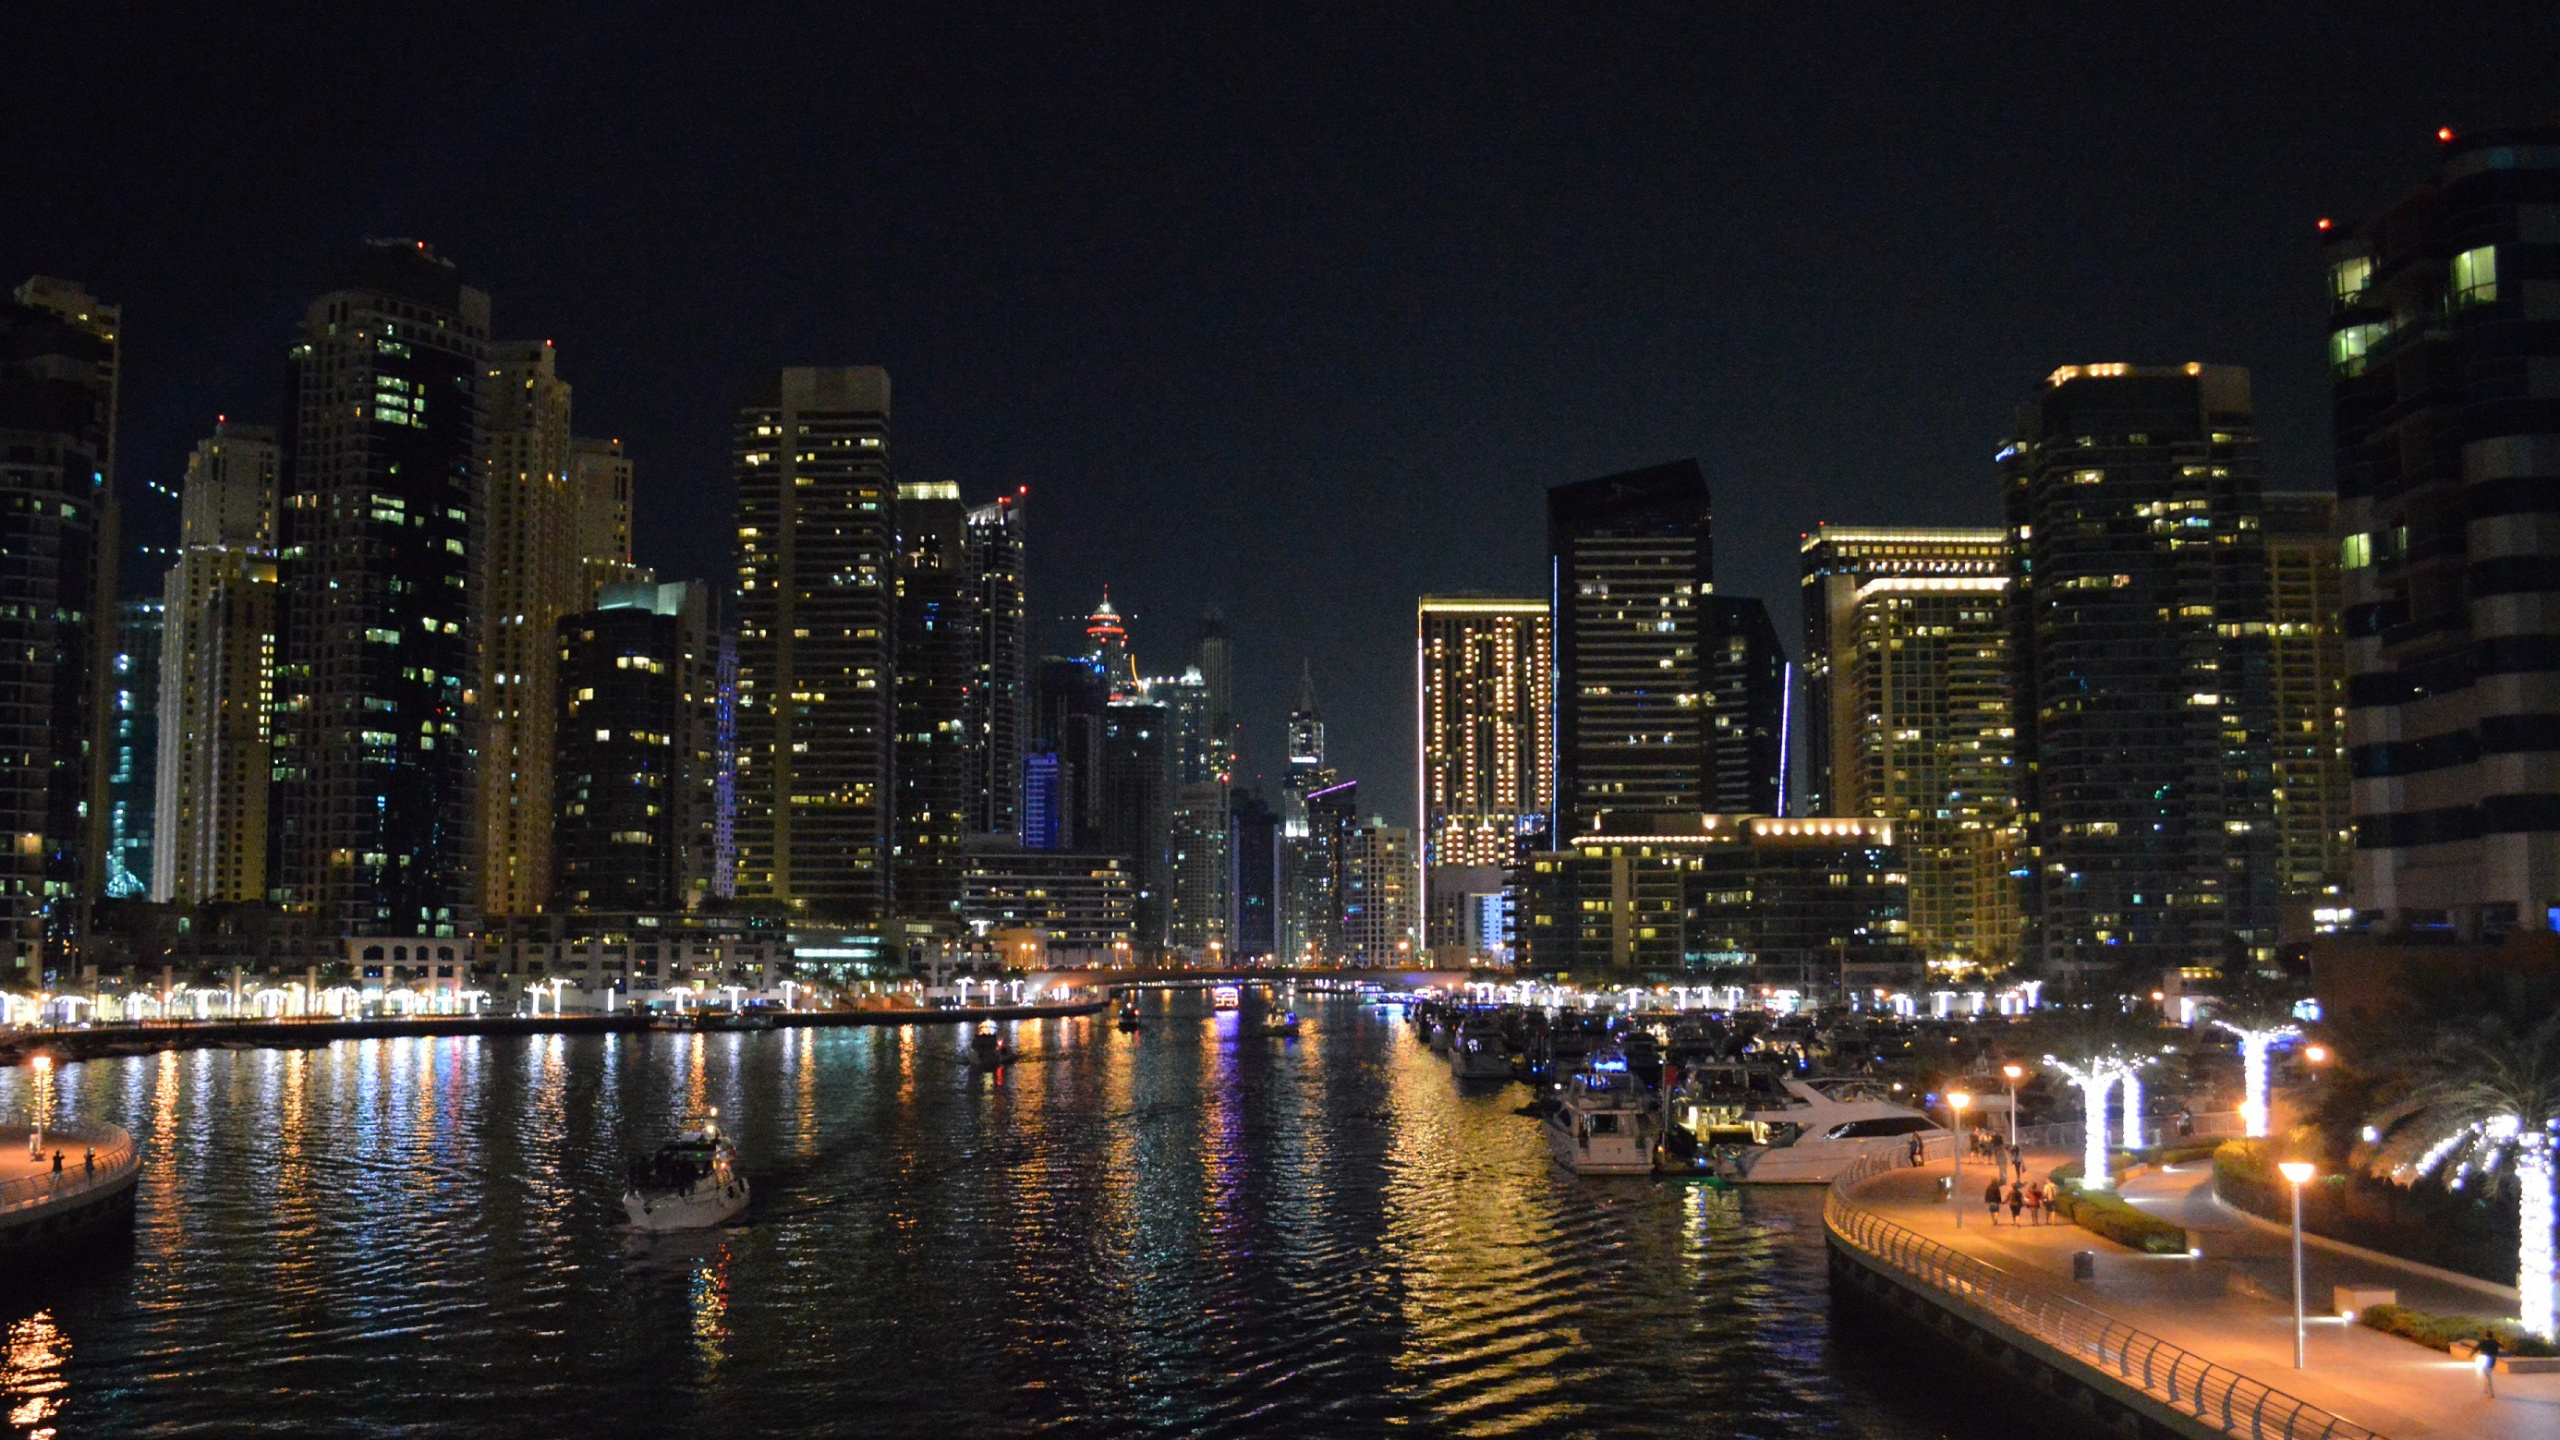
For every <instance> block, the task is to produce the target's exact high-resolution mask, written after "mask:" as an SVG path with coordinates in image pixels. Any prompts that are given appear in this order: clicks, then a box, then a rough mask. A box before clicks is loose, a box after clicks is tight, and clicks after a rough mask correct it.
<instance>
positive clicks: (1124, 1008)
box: [1112, 995, 1138, 1031]
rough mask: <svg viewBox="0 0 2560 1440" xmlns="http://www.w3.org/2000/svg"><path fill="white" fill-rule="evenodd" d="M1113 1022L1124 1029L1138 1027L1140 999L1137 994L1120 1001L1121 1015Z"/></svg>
mask: <svg viewBox="0 0 2560 1440" xmlns="http://www.w3.org/2000/svg"><path fill="white" fill-rule="evenodd" d="M1112 1023H1113V1024H1115V1025H1117V1026H1119V1027H1120V1028H1121V1029H1122V1030H1124V1031H1127V1030H1135V1029H1137V1028H1138V1000H1137V997H1136V996H1134V995H1133V996H1131V997H1130V998H1128V999H1126V1000H1123V1001H1121V1002H1120V1014H1119V1017H1118V1018H1117V1019H1115V1020H1114V1021H1113V1022H1112Z"/></svg>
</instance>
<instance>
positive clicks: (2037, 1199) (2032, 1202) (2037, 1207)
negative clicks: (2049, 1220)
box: [2021, 1185, 2044, 1225]
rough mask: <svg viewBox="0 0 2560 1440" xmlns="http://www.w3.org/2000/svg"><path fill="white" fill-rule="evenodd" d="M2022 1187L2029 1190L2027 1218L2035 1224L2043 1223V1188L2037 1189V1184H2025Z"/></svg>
mask: <svg viewBox="0 0 2560 1440" xmlns="http://www.w3.org/2000/svg"><path fill="white" fill-rule="evenodd" d="M2021 1188H2023V1189H2024V1190H2025V1191H2026V1192H2027V1219H2028V1220H2029V1221H2030V1222H2031V1223H2033V1224H2037V1225H2041V1224H2043V1223H2044V1192H2043V1191H2041V1190H2038V1189H2037V1188H2036V1187H2035V1186H2033V1185H2027V1186H2023V1187H2021Z"/></svg>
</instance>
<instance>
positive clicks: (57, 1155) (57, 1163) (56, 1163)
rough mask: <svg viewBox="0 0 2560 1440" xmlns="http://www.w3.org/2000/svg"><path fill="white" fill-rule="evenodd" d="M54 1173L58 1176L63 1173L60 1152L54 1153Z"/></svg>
mask: <svg viewBox="0 0 2560 1440" xmlns="http://www.w3.org/2000/svg"><path fill="white" fill-rule="evenodd" d="M53 1173H54V1174H56V1175H59V1174H61V1173H62V1152H61V1151H59V1150H56V1151H54V1152H53Z"/></svg>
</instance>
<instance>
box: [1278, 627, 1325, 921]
mask: <svg viewBox="0 0 2560 1440" xmlns="http://www.w3.org/2000/svg"><path fill="white" fill-rule="evenodd" d="M1286 742H1287V745H1288V750H1289V770H1288V774H1287V777H1286V778H1285V779H1284V780H1283V781H1282V782H1281V786H1280V841H1279V844H1280V857H1279V865H1280V878H1279V897H1278V902H1277V903H1278V905H1279V909H1280V934H1279V945H1280V955H1281V957H1282V958H1283V960H1284V961H1285V962H1286V963H1289V964H1292V965H1298V964H1305V963H1307V962H1308V961H1309V960H1311V959H1315V958H1321V957H1322V956H1324V955H1326V954H1329V953H1331V952H1330V951H1328V950H1327V949H1325V948H1324V946H1325V944H1326V938H1325V937H1327V936H1329V935H1331V934H1333V933H1334V931H1335V930H1336V929H1337V928H1338V927H1337V926H1336V924H1335V921H1334V919H1333V870H1332V860H1331V858H1330V852H1329V851H1328V850H1327V849H1326V848H1325V845H1324V841H1323V839H1322V838H1321V837H1319V836H1318V835H1317V834H1316V833H1315V827H1314V821H1313V818H1312V815H1313V812H1312V807H1311V806H1310V804H1309V799H1310V797H1311V796H1313V795H1314V794H1315V793H1316V792H1317V791H1320V790H1325V789H1328V788H1330V787H1331V786H1332V785H1333V782H1334V777H1333V772H1332V771H1331V770H1329V769H1327V768H1325V763H1324V712H1323V711H1322V710H1320V709H1318V708H1317V706H1316V682H1315V670H1314V667H1313V666H1312V665H1308V664H1303V663H1302V664H1301V666H1300V667H1299V672H1298V703H1297V704H1296V705H1294V706H1292V707H1291V708H1290V710H1289V726H1288V732H1287V735H1286Z"/></svg>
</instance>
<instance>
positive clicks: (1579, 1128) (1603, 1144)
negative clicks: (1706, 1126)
mask: <svg viewBox="0 0 2560 1440" xmlns="http://www.w3.org/2000/svg"><path fill="white" fill-rule="evenodd" d="M1543 1123H1544V1124H1545V1126H1546V1131H1547V1148H1548V1149H1549V1150H1551V1151H1553V1152H1554V1153H1555V1157H1556V1163H1557V1164H1559V1165H1562V1166H1563V1167H1564V1168H1566V1169H1567V1170H1570V1171H1572V1172H1573V1173H1574V1174H1576V1175H1650V1174H1652V1173H1653V1149H1654V1145H1655V1143H1656V1142H1657V1141H1659V1140H1660V1139H1661V1136H1662V1122H1661V1118H1660V1117H1659V1116H1658V1115H1656V1114H1655V1113H1654V1110H1653V1107H1652V1106H1651V1105H1650V1104H1648V1103H1647V1102H1646V1100H1645V1094H1644V1086H1642V1085H1641V1084H1639V1083H1637V1080H1636V1077H1634V1076H1633V1075H1630V1074H1628V1073H1627V1072H1626V1070H1625V1069H1624V1068H1619V1069H1592V1070H1584V1071H1579V1072H1576V1073H1575V1075H1574V1076H1573V1078H1572V1079H1570V1080H1568V1081H1566V1082H1565V1089H1564V1098H1563V1099H1562V1100H1560V1101H1558V1102H1557V1104H1556V1108H1555V1109H1553V1110H1551V1111H1549V1112H1547V1118H1546V1120H1545V1121H1544V1122H1543Z"/></svg>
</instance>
